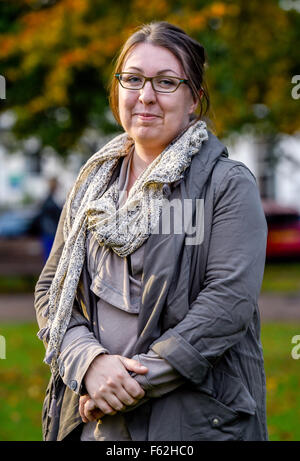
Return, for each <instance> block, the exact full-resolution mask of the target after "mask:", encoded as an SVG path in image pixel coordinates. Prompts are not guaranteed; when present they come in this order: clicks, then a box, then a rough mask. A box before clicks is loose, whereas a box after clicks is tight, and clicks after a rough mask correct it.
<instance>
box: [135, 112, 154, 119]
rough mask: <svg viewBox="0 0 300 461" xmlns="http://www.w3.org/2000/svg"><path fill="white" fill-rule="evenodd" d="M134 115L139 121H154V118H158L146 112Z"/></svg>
mask: <svg viewBox="0 0 300 461" xmlns="http://www.w3.org/2000/svg"><path fill="white" fill-rule="evenodd" d="M135 115H137V116H138V117H139V118H140V119H141V120H154V119H155V118H158V117H159V116H158V115H155V114H150V113H147V112H139V113H137V114H135Z"/></svg>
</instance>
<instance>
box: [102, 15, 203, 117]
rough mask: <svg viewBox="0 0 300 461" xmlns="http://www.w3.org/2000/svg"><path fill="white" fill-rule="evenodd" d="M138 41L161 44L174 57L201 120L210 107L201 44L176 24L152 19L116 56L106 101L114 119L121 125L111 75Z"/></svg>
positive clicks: (117, 85) (114, 85)
mask: <svg viewBox="0 0 300 461" xmlns="http://www.w3.org/2000/svg"><path fill="white" fill-rule="evenodd" d="M139 43H150V44H151V45H156V46H162V47H164V48H166V49H168V50H169V51H171V53H173V54H174V55H175V56H176V58H177V59H178V60H179V62H180V63H181V65H182V67H183V69H184V71H185V74H186V77H187V78H188V80H189V86H190V88H191V91H192V94H193V97H194V98H195V100H198V102H199V104H198V113H197V118H196V120H199V119H201V118H202V117H203V116H204V115H205V114H206V113H207V112H208V110H209V107H210V102H209V95H208V90H207V85H206V82H205V80H204V65H205V61H206V56H205V50H204V47H203V46H202V45H201V44H200V43H199V42H197V41H196V40H194V39H193V38H192V37H190V36H189V35H188V34H186V33H185V32H184V31H183V30H182V29H180V28H179V27H177V26H175V25H173V24H170V23H168V22H165V21H161V22H151V23H149V24H145V25H142V26H140V27H138V28H137V29H136V30H135V32H134V33H133V34H132V35H131V36H130V37H129V38H128V39H127V41H126V42H125V44H124V45H123V47H122V49H121V51H120V53H119V55H118V57H117V60H116V64H115V67H114V70H113V74H112V78H111V82H110V87H109V104H110V107H111V110H112V113H113V115H114V117H115V119H116V121H117V122H118V123H119V124H120V125H121V121H120V117H119V104H118V99H119V82H118V80H117V79H116V78H114V74H117V73H119V72H121V71H122V68H123V64H124V61H125V59H126V58H127V56H128V54H129V53H130V52H131V51H132V49H133V48H134V47H135V46H136V45H138V44H139ZM201 92H202V97H201Z"/></svg>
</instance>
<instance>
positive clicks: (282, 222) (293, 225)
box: [262, 200, 300, 259]
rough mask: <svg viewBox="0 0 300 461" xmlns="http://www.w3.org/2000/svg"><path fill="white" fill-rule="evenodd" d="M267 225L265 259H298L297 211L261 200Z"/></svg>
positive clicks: (299, 225) (299, 226)
mask: <svg viewBox="0 0 300 461" xmlns="http://www.w3.org/2000/svg"><path fill="white" fill-rule="evenodd" d="M262 204H263V209H264V212H265V216H266V220H267V224H268V240H267V253H266V256H267V259H281V258H295V259H300V214H299V212H298V210H297V209H295V208H292V207H285V206H281V205H279V204H278V203H276V202H274V201H270V200H262Z"/></svg>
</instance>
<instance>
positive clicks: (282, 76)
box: [0, 0, 300, 154]
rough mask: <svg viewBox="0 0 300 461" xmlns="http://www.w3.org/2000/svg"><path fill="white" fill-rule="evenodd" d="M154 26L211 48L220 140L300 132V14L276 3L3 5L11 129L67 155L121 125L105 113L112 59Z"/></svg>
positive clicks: (1, 105)
mask: <svg viewBox="0 0 300 461" xmlns="http://www.w3.org/2000/svg"><path fill="white" fill-rule="evenodd" d="M152 20H167V21H169V22H172V23H174V24H177V25H179V26H180V27H182V28H183V29H184V30H185V31H186V32H188V33H189V34H191V35H192V36H193V37H194V38H196V39H198V40H199V41H200V42H201V43H203V45H204V46H205V48H206V52H207V57H208V66H207V80H208V87H209V90H210V96H211V100H212V108H213V110H212V112H211V114H210V117H211V119H212V121H213V123H214V125H215V129H216V131H217V134H218V135H221V136H222V135H226V134H227V133H229V132H231V131H238V130H245V129H246V130H247V129H249V128H250V127H251V129H255V130H256V131H259V132H268V133H275V132H278V131H279V132H285V133H294V132H295V131H297V130H299V116H298V112H299V101H297V100H295V99H293V98H292V96H291V91H292V86H293V85H292V83H291V80H292V77H293V75H295V74H300V67H299V64H300V63H299V53H298V52H297V48H298V46H297V44H298V45H299V35H300V15H299V13H298V12H297V11H295V10H289V11H286V10H284V9H282V8H281V7H280V4H279V2H277V1H274V0H264V1H263V2H261V1H258V0H252V1H251V2H250V1H249V2H247V1H242V0H238V1H223V2H217V1H205V0H203V1H200V0H190V1H186V0H174V1H171V0H149V1H145V0H127V1H126V2H125V1H121V0H114V1H111V2H109V1H108V0H60V1H59V0H58V1H55V0H48V1H47V0H16V1H14V2H7V1H4V0H0V74H2V75H4V76H5V78H6V81H7V97H6V100H5V101H1V102H0V111H5V110H7V109H12V110H14V112H15V113H16V114H17V122H16V124H15V126H14V132H15V134H16V135H18V136H20V137H26V136H29V135H32V134H35V135H37V136H39V137H40V138H41V140H42V143H43V145H51V146H53V147H54V148H55V149H56V150H57V151H58V152H59V153H61V154H65V153H67V151H68V150H69V149H70V148H71V147H72V146H74V144H75V143H76V141H77V139H78V137H79V136H80V135H81V134H82V133H83V131H84V129H85V128H86V127H89V126H90V127H94V128H97V129H99V131H100V132H103V133H108V132H111V131H113V130H116V129H117V128H118V127H117V126H116V125H115V124H114V123H113V122H112V120H111V117H110V116H109V111H108V102H107V86H108V83H109V80H110V76H111V72H112V65H113V59H114V57H115V55H116V53H117V52H118V50H119V48H120V46H121V44H122V43H123V42H124V40H125V39H126V38H127V36H128V35H129V34H130V33H131V32H132V31H133V29H134V28H135V27H136V26H138V25H140V24H142V23H145V22H149V21H152Z"/></svg>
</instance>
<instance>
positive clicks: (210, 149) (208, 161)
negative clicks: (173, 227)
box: [135, 132, 228, 354]
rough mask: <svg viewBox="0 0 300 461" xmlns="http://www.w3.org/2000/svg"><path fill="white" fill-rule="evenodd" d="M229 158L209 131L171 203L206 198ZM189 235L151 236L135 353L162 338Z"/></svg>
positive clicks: (145, 263) (170, 198) (173, 193)
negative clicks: (214, 173) (212, 177)
mask: <svg viewBox="0 0 300 461" xmlns="http://www.w3.org/2000/svg"><path fill="white" fill-rule="evenodd" d="M221 155H223V156H228V153H227V150H226V148H225V147H224V145H223V144H222V143H221V142H220V141H219V140H218V139H217V138H216V137H215V136H214V135H213V134H212V133H210V132H209V138H208V140H207V141H205V142H204V143H203V144H202V147H201V149H200V151H199V153H198V154H196V155H195V156H194V157H193V159H192V162H191V165H190V167H189V168H188V169H187V170H186V171H185V177H184V178H183V179H182V181H181V182H180V184H178V185H177V186H176V187H174V189H173V191H172V193H171V195H170V197H169V200H173V199H180V200H181V203H182V204H183V203H184V202H183V201H184V199H190V200H191V199H192V202H193V203H195V199H196V198H201V197H202V196H203V191H204V188H205V184H206V182H207V180H208V178H209V176H210V174H211V172H212V170H213V167H214V165H215V163H216V162H217V160H218V158H219V157H220V156H221ZM185 238H186V233H185V232H184V229H183V231H182V232H181V233H180V234H175V233H169V234H162V233H159V234H151V235H150V237H149V238H148V240H147V242H146V244H145V253H144V272H143V276H142V290H141V293H142V295H141V305H140V313H139V322H138V341H137V343H136V347H135V354H138V353H141V352H146V351H147V350H148V348H149V345H150V344H151V343H152V342H153V341H154V340H155V339H156V338H158V337H159V336H160V335H161V321H160V318H161V313H162V310H163V307H164V305H165V302H166V298H167V295H168V292H169V290H170V286H171V284H172V280H173V279H174V278H176V277H175V276H176V271H177V270H178V264H180V261H181V258H182V253H183V250H184V245H185Z"/></svg>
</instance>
